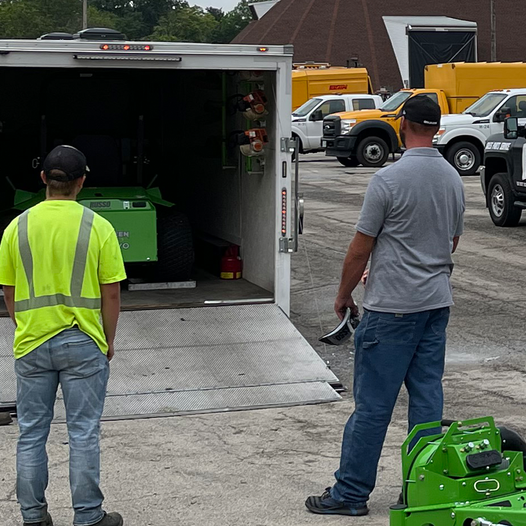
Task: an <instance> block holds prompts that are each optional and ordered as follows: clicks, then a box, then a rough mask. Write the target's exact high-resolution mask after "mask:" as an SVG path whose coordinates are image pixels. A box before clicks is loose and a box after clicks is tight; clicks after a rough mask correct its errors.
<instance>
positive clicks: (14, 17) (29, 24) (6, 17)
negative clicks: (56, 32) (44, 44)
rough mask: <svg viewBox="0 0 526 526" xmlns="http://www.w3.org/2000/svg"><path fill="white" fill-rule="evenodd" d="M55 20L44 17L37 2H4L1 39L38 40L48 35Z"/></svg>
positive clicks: (1, 8) (2, 5) (0, 24)
mask: <svg viewBox="0 0 526 526" xmlns="http://www.w3.org/2000/svg"><path fill="white" fill-rule="evenodd" d="M52 25H53V20H51V19H50V18H49V17H47V16H45V15H44V16H42V12H41V11H40V9H39V7H38V5H36V3H35V2H31V3H30V2H3V3H1V4H0V37H1V38H37V37H39V36H41V35H43V34H44V33H47V32H48V31H49V30H50V29H49V28H50V27H52Z"/></svg>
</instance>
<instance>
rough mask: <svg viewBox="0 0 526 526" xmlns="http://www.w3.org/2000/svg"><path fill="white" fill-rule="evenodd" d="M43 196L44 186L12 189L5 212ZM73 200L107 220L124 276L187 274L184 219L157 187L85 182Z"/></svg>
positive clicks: (190, 256)
mask: <svg viewBox="0 0 526 526" xmlns="http://www.w3.org/2000/svg"><path fill="white" fill-rule="evenodd" d="M86 183H87V184H88V185H89V174H88V179H87V180H86ZM44 199H45V190H44V189H43V190H41V191H39V192H37V193H33V192H27V191H24V190H18V189H17V190H15V197H14V206H13V209H12V214H10V217H13V216H16V215H18V214H19V213H20V212H23V211H25V210H27V209H28V208H31V207H32V206H34V205H36V204H38V203H40V202H41V201H43V200H44ZM77 200H78V202H79V203H80V204H82V205H84V206H86V207H87V208H90V209H91V210H93V211H95V212H97V213H98V214H100V215H101V216H103V217H105V218H106V219H107V220H108V221H109V222H110V223H111V224H112V225H113V227H114V228H115V232H116V234H117V237H118V239H119V244H120V247H121V251H122V255H123V259H124V263H125V264H126V267H127V270H128V275H129V276H130V277H140V278H145V279H147V280H150V281H157V282H159V281H166V282H168V281H186V280H188V279H190V277H191V273H192V267H193V262H194V252H193V239H192V230H191V227H190V223H189V221H188V218H187V217H186V216H185V215H184V214H182V213H180V212H177V211H176V209H175V207H174V205H173V203H170V202H169V201H165V200H164V199H162V197H161V192H160V190H159V188H142V187H117V188H115V187H107V188H106V187H101V188H90V187H87V188H84V189H82V191H81V192H80V194H79V196H78V198H77Z"/></svg>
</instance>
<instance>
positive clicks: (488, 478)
mask: <svg viewBox="0 0 526 526" xmlns="http://www.w3.org/2000/svg"><path fill="white" fill-rule="evenodd" d="M441 426H442V427H447V428H448V429H447V431H446V432H445V433H441V434H434V435H429V436H425V437H423V438H420V439H419V440H418V442H417V443H416V445H415V447H413V448H412V449H411V450H409V446H410V444H411V443H412V442H413V440H414V439H415V438H416V437H417V435H419V434H421V432H423V431H427V432H429V430H432V429H434V428H440V427H441ZM525 454H526V442H525V441H524V440H523V439H522V438H521V437H520V436H519V435H518V434H517V433H515V432H514V431H511V430H509V429H506V428H504V427H501V428H498V427H496V426H495V422H494V420H493V418H491V417H486V418H476V419H472V420H464V421H462V422H454V421H442V422H432V423H427V424H422V425H418V426H415V428H414V429H413V430H412V432H411V433H410V434H409V436H408V437H407V439H406V440H405V442H404V444H403V446H402V470H403V475H404V483H403V491H402V495H401V503H400V504H396V505H394V506H392V507H391V511H390V523H389V524H390V526H496V525H499V524H500V525H507V526H526V479H525V476H526V475H525Z"/></svg>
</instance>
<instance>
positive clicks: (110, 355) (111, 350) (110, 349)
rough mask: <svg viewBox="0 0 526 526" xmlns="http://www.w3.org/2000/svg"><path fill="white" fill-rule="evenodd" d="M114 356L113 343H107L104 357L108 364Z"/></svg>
mask: <svg viewBox="0 0 526 526" xmlns="http://www.w3.org/2000/svg"><path fill="white" fill-rule="evenodd" d="M114 355H115V347H114V346H113V342H111V343H110V342H108V354H107V355H106V357H107V358H108V362H111V360H112V358H113V356H114Z"/></svg>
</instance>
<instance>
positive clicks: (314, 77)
mask: <svg viewBox="0 0 526 526" xmlns="http://www.w3.org/2000/svg"><path fill="white" fill-rule="evenodd" d="M294 68H295V69H293V70H292V111H295V110H296V109H298V108H299V107H300V106H301V105H302V104H304V103H305V102H307V101H308V100H310V99H312V98H313V97H319V96H321V95H343V94H347V93H353V94H360V93H363V94H372V93H373V88H372V84H371V79H370V77H369V73H368V72H367V70H366V69H365V68H344V67H331V65H330V64H314V63H305V64H294Z"/></svg>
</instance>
